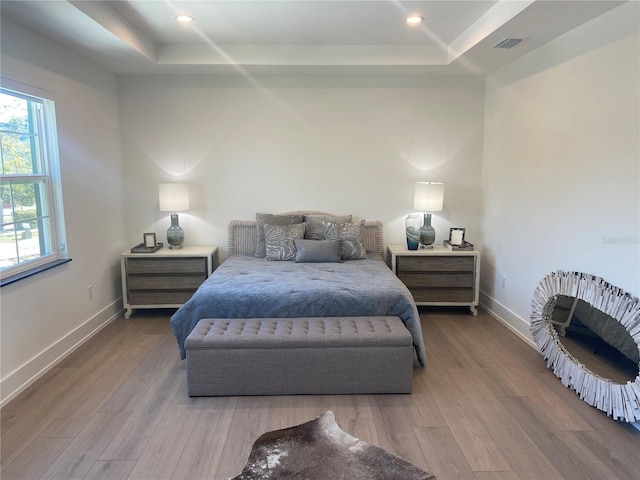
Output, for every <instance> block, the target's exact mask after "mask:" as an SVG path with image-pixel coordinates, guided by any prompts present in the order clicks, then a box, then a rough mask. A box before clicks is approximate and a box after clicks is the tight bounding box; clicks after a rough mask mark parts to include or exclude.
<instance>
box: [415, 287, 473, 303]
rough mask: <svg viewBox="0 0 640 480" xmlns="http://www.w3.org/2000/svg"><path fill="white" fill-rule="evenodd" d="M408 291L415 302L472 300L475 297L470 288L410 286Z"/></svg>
mask: <svg viewBox="0 0 640 480" xmlns="http://www.w3.org/2000/svg"><path fill="white" fill-rule="evenodd" d="M410 291H411V295H412V296H413V299H414V300H415V301H416V302H429V303H443V302H444V303H447V302H451V303H456V302H473V301H474V297H475V294H474V291H473V289H472V288H468V289H467V288H459V289H456V288H412V289H410Z"/></svg>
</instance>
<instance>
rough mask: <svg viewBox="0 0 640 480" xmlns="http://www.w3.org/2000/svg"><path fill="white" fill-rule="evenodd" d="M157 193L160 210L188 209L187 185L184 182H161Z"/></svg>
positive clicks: (178, 210) (176, 210) (177, 210)
mask: <svg viewBox="0 0 640 480" xmlns="http://www.w3.org/2000/svg"><path fill="white" fill-rule="evenodd" d="M159 193H160V195H159V197H160V211H161V212H181V211H185V210H189V185H187V184H186V183H161V184H160V188H159Z"/></svg>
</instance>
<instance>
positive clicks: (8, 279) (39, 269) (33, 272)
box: [0, 258, 71, 287]
mask: <svg viewBox="0 0 640 480" xmlns="http://www.w3.org/2000/svg"><path fill="white" fill-rule="evenodd" d="M70 261H71V259H70V258H62V259H58V260H54V261H52V262H49V263H45V264H44V265H40V266H38V267H35V268H32V269H31V270H27V271H26V272H20V273H16V274H15V275H10V276H8V277H5V278H2V279H0V287H4V286H5V285H10V284H12V283H15V282H17V281H18V280H23V279H25V278H29V277H32V276H33V275H36V274H38V273H40V272H44V271H46V270H51V269H52V268H55V267H57V266H58V265H64V264H65V263H69V262H70Z"/></svg>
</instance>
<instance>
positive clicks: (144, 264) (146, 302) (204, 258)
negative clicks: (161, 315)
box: [120, 246, 218, 318]
mask: <svg viewBox="0 0 640 480" xmlns="http://www.w3.org/2000/svg"><path fill="white" fill-rule="evenodd" d="M217 252H218V247H214V246H186V247H184V248H181V249H169V248H161V249H160V250H158V251H157V252H155V253H131V252H124V253H123V254H122V255H121V258H120V266H121V270H122V303H123V306H124V308H125V309H126V312H125V314H124V318H131V313H132V311H133V309H137V308H178V307H180V306H182V305H183V304H184V303H185V302H186V301H187V300H189V298H191V295H193V293H194V292H195V291H196V290H197V289H198V287H199V286H200V284H201V283H202V282H204V281H205V280H206V278H207V277H208V276H209V275H211V273H213V268H214V257H215V255H216V254H217Z"/></svg>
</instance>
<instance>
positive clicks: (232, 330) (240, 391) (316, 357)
mask: <svg viewBox="0 0 640 480" xmlns="http://www.w3.org/2000/svg"><path fill="white" fill-rule="evenodd" d="M185 347H186V352H187V385H188V391H189V395H190V396H220V395H292V394H357V393H410V392H411V379H412V374H413V345H412V340H411V334H410V333H409V331H408V330H407V329H406V328H405V326H404V324H403V323H402V320H400V318H398V317H327V318H324V317H310V318H248V319H226V318H205V319H202V320H200V321H199V322H198V324H197V325H196V327H195V328H194V330H193V331H192V332H191V333H190V334H189V336H188V337H187V339H186V341H185Z"/></svg>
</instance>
